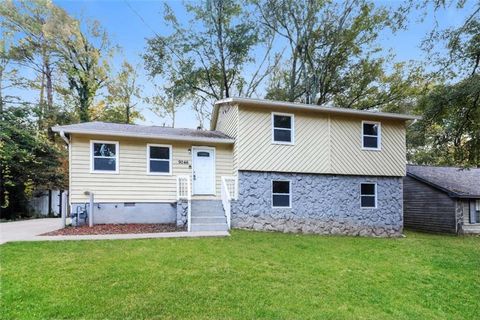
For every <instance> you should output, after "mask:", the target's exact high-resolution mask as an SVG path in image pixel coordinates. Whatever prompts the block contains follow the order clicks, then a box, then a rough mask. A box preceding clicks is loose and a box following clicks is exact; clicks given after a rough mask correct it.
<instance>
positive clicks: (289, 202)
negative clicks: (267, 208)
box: [271, 179, 293, 209]
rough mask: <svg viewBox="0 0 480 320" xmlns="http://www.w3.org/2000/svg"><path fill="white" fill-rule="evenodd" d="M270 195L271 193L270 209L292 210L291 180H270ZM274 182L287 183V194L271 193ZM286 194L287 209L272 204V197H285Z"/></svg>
mask: <svg viewBox="0 0 480 320" xmlns="http://www.w3.org/2000/svg"><path fill="white" fill-rule="evenodd" d="M271 181H272V183H271V188H272V189H271V193H272V208H273V209H291V208H292V195H293V192H292V180H286V179H272V180H271ZM274 182H288V191H289V193H273V183H274ZM287 194H288V207H278V206H275V205H274V204H273V196H274V195H287Z"/></svg>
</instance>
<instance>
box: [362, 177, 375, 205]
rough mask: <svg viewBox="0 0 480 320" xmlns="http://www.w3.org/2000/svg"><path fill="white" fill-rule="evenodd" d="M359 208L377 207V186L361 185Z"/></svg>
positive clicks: (371, 184) (370, 184) (373, 184)
mask: <svg viewBox="0 0 480 320" xmlns="http://www.w3.org/2000/svg"><path fill="white" fill-rule="evenodd" d="M360 206H361V207H362V208H376V207H377V184H376V183H362V184H361V185H360Z"/></svg>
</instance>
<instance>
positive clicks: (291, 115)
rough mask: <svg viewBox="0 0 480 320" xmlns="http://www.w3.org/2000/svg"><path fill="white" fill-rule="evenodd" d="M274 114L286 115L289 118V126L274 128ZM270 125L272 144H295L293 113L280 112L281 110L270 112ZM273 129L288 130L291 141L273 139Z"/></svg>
mask: <svg viewBox="0 0 480 320" xmlns="http://www.w3.org/2000/svg"><path fill="white" fill-rule="evenodd" d="M275 116H287V117H290V118H291V122H290V123H291V128H290V129H286V128H276V127H275ZM271 126H272V144H283V145H294V144H295V115H294V114H293V113H281V112H272V115H271ZM275 129H279V130H290V137H291V141H290V142H288V141H276V140H275Z"/></svg>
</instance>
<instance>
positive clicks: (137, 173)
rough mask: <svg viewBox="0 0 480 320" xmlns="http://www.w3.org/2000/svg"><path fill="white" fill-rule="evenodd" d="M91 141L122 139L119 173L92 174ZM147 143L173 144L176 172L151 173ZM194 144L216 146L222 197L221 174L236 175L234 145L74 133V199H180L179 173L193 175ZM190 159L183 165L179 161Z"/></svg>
mask: <svg viewBox="0 0 480 320" xmlns="http://www.w3.org/2000/svg"><path fill="white" fill-rule="evenodd" d="M90 140H105V141H118V142H119V149H120V150H119V173H117V174H116V173H90ZM147 143H151V144H166V145H172V175H149V174H148V173H147ZM192 146H210V147H215V158H216V164H215V174H216V197H217V198H219V197H220V183H221V176H231V175H233V168H232V146H231V145H207V144H205V143H192V142H174V141H165V140H155V139H132V138H120V137H104V136H102V137H99V136H86V135H73V136H72V139H71V165H70V192H71V196H70V201H71V202H84V201H86V200H87V196H85V195H84V192H85V191H92V192H94V194H95V201H96V202H171V201H176V190H177V189H176V188H177V184H176V183H177V176H178V175H189V176H190V177H191V173H192V169H191V168H190V167H189V166H190V165H191V164H192V156H191V154H190V153H189V152H188V149H191V148H192ZM180 160H184V161H188V164H180V163H179V161H180Z"/></svg>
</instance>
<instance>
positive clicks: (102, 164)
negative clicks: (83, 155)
mask: <svg viewBox="0 0 480 320" xmlns="http://www.w3.org/2000/svg"><path fill="white" fill-rule="evenodd" d="M90 150H91V151H90V153H91V159H90V171H91V172H104V173H117V172H118V142H117V141H90Z"/></svg>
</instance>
